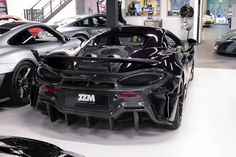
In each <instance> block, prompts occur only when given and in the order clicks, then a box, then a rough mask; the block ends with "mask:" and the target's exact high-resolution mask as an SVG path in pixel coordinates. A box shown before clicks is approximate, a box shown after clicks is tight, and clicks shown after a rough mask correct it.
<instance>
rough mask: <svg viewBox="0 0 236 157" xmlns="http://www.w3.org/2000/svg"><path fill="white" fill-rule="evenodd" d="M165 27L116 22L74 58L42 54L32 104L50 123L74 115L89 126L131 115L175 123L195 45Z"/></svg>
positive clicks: (175, 125) (136, 119) (69, 119)
mask: <svg viewBox="0 0 236 157" xmlns="http://www.w3.org/2000/svg"><path fill="white" fill-rule="evenodd" d="M195 44H196V41H195V40H193V39H189V40H188V42H186V43H183V42H182V41H181V40H180V39H179V38H178V37H176V36H175V35H174V34H172V33H171V32H170V31H167V30H165V29H155V28H150V27H120V28H114V29H111V30H108V31H106V32H104V33H102V34H100V35H97V36H96V37H94V38H92V39H91V40H90V41H88V42H87V44H86V45H85V46H84V47H83V48H82V49H81V50H80V51H79V53H78V55H77V56H75V57H66V56H63V57H60V56H51V57H46V58H44V59H43V60H42V61H41V63H40V64H39V66H38V68H37V72H36V74H35V81H36V82H37V88H34V89H36V90H35V91H34V94H32V96H33V103H32V105H33V106H34V107H36V108H38V109H42V110H44V111H46V112H44V113H46V114H48V116H49V117H50V120H51V121H52V122H54V121H56V120H57V119H58V118H61V117H64V118H65V119H66V121H67V123H68V124H69V125H70V124H72V122H74V120H75V119H76V117H77V116H80V117H84V118H85V119H86V122H87V126H88V127H91V125H92V123H93V122H94V119H107V120H108V121H109V126H110V129H113V128H114V124H115V122H117V121H120V120H127V119H130V118H132V119H134V126H135V129H138V128H139V124H140V122H141V120H145V119H151V120H152V121H153V122H155V123H156V124H163V125H164V126H167V127H169V128H174V129H175V128H178V127H179V125H180V123H181V118H182V106H183V101H184V98H185V94H186V89H187V87H188V83H189V81H190V80H192V78H193V69H194V45H195Z"/></svg>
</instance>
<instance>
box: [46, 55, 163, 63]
mask: <svg viewBox="0 0 236 157" xmlns="http://www.w3.org/2000/svg"><path fill="white" fill-rule="evenodd" d="M50 60H51V61H52V60H55V61H56V60H57V61H64V62H67V61H73V62H86V63H87V62H100V63H139V64H159V63H160V62H159V61H156V60H152V59H142V58H95V57H71V56H47V57H44V58H43V60H42V61H43V62H45V61H46V62H47V61H50Z"/></svg>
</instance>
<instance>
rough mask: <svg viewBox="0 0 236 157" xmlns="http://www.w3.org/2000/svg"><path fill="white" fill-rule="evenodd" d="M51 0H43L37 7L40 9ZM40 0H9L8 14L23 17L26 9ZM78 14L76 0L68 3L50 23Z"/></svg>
mask: <svg viewBox="0 0 236 157" xmlns="http://www.w3.org/2000/svg"><path fill="white" fill-rule="evenodd" d="M48 1H49V0H41V2H40V4H39V5H38V7H37V8H36V9H39V8H40V7H42V6H43V5H44V4H46V3H47V2H48ZM36 2H38V0H20V1H19V0H7V5H8V14H10V15H16V16H19V17H21V18H24V9H30V8H31V7H32V6H33V5H34V4H35V3H36ZM74 15H76V5H75V0H73V1H72V2H71V3H70V4H68V5H67V6H66V7H65V8H64V9H63V10H62V11H61V12H60V13H58V14H57V15H56V16H55V17H53V18H52V19H51V20H50V21H49V23H53V22H55V21H58V20H61V19H62V18H65V17H70V16H74Z"/></svg>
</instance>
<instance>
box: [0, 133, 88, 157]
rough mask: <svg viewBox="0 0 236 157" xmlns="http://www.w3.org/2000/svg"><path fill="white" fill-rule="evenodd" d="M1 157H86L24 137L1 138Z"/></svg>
mask: <svg viewBox="0 0 236 157" xmlns="http://www.w3.org/2000/svg"><path fill="white" fill-rule="evenodd" d="M0 156H1V157H84V156H82V155H79V154H75V153H71V152H67V151H64V150H62V149H61V148H59V147H57V146H55V145H53V144H50V143H46V142H43V141H38V140H33V139H28V138H22V137H1V136H0Z"/></svg>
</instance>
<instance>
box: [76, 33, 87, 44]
mask: <svg viewBox="0 0 236 157" xmlns="http://www.w3.org/2000/svg"><path fill="white" fill-rule="evenodd" d="M74 37H75V38H77V39H79V40H80V41H81V42H82V43H83V42H86V41H87V40H88V39H89V38H88V37H87V36H85V35H82V34H78V35H75V36H74Z"/></svg>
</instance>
